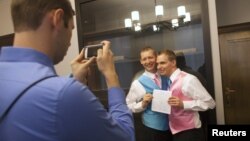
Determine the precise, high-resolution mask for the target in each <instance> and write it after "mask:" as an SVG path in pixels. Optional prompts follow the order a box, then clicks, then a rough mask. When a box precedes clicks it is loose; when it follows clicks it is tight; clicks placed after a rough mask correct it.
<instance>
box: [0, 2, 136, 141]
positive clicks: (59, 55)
mask: <svg viewBox="0 0 250 141" xmlns="http://www.w3.org/2000/svg"><path fill="white" fill-rule="evenodd" d="M11 14H12V19H13V24H14V30H15V38H14V45H13V47H3V48H2V49H1V51H0V53H1V54H0V70H1V73H0V141H134V126H133V117H132V114H131V112H130V111H129V110H128V108H127V106H126V102H125V95H124V92H123V90H122V89H121V88H120V86H119V80H118V76H117V74H116V71H115V67H114V62H113V55H112V52H111V50H110V49H109V48H110V42H108V41H103V42H102V44H103V49H99V50H98V53H97V54H98V55H97V57H92V58H91V59H89V60H84V59H83V58H84V52H83V51H82V52H81V53H80V55H79V56H77V57H76V59H74V60H73V61H72V62H71V66H72V72H73V76H74V78H64V77H59V76H57V74H56V72H55V69H54V66H53V65H54V64H57V63H59V62H60V61H62V60H63V57H64V56H65V54H66V52H67V50H68V47H69V46H70V39H71V34H72V30H73V28H74V22H73V15H74V11H73V10H72V7H71V4H70V2H69V1H68V0H60V1H59V0H12V3H11ZM93 61H96V63H97V66H98V69H99V70H100V71H101V73H102V74H103V75H104V77H105V79H106V83H107V87H108V100H109V112H107V111H106V109H104V107H103V105H102V104H101V103H100V102H99V100H98V99H97V98H96V97H95V96H94V95H93V93H92V92H91V91H90V90H89V89H88V87H87V86H86V85H85V84H84V82H85V81H84V80H85V79H84V78H86V75H87V70H88V67H89V65H90V64H91V63H92V62H93ZM50 76H51V77H50ZM46 77H47V78H46ZM43 78H45V79H44V80H41V79H43ZM39 80H41V81H40V82H37V83H36V84H34V83H35V82H36V81H39ZM32 84H34V86H32V87H30V88H28V87H29V86H30V85H32ZM21 93H23V95H21V96H20V94H21ZM19 96H20V97H19ZM18 97H19V99H18ZM15 99H17V100H16V102H15ZM13 101H14V102H13ZM12 103H14V104H12ZM11 105H12V106H11Z"/></svg>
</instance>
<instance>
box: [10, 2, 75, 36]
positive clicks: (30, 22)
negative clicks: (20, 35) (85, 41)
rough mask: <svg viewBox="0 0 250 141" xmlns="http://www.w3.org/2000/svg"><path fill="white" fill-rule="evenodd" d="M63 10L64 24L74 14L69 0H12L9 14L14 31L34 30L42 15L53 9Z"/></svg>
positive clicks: (66, 24) (39, 23) (38, 24)
mask: <svg viewBox="0 0 250 141" xmlns="http://www.w3.org/2000/svg"><path fill="white" fill-rule="evenodd" d="M57 8H61V9H63V11H64V17H63V19H64V26H65V27H67V26H68V22H69V20H70V19H71V18H72V17H73V15H74V14H75V12H74V10H73V9H72V6H71V4H70V2H69V0H12V3H11V15H12V21H13V24H14V31H15V32H21V31H24V30H36V29H37V28H38V27H39V26H40V25H41V23H42V20H43V18H44V16H45V15H46V14H47V13H48V12H50V11H51V10H53V9H57Z"/></svg>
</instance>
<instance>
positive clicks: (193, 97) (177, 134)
mask: <svg viewBox="0 0 250 141" xmlns="http://www.w3.org/2000/svg"><path fill="white" fill-rule="evenodd" d="M157 69H158V72H159V73H160V74H161V75H164V76H167V77H169V78H170V80H171V82H172V83H171V85H170V91H171V92H172V97H170V98H169V99H168V103H169V105H170V106H171V114H170V115H169V126H170V130H171V132H172V134H173V141H203V140H205V137H204V134H203V131H202V130H201V120H200V117H199V113H198V111H206V110H208V109H213V108H214V107H215V101H214V100H213V98H212V97H211V96H210V94H209V93H208V92H207V91H206V89H205V88H204V87H203V86H202V84H201V83H200V81H199V80H198V79H197V78H196V77H195V76H194V75H191V74H189V73H186V72H183V71H181V70H180V69H179V68H177V67H176V55H175V53H174V52H173V51H171V50H167V49H166V50H163V51H162V52H160V53H159V54H158V56H157Z"/></svg>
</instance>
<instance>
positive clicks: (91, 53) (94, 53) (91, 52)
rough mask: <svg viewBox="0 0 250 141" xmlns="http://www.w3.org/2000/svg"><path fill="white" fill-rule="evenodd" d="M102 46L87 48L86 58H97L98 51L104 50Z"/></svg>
mask: <svg viewBox="0 0 250 141" xmlns="http://www.w3.org/2000/svg"><path fill="white" fill-rule="evenodd" d="M102 46H103V45H102V44H97V45H89V46H85V58H90V57H92V56H97V50H98V49H100V48H102Z"/></svg>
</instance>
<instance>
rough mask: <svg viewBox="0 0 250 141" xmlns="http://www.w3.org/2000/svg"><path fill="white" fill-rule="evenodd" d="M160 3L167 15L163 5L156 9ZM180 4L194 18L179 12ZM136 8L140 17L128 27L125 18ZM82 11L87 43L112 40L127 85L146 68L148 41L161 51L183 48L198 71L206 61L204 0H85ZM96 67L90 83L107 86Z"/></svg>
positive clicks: (124, 84) (91, 85)
mask: <svg viewBox="0 0 250 141" xmlns="http://www.w3.org/2000/svg"><path fill="white" fill-rule="evenodd" d="M156 5H162V6H163V15H162V9H161V8H157V9H158V10H156V9H155V6H156ZM179 6H185V11H186V12H189V13H190V20H191V21H189V18H188V17H187V18H186V19H185V16H184V15H182V16H178V12H177V7H179ZM160 7H161V6H160ZM159 9H160V10H159ZM182 10H183V9H182ZM132 11H137V12H136V13H137V14H136V17H137V20H135V21H133V20H132V27H131V28H129V27H128V28H125V23H124V21H125V19H127V18H130V19H132V16H131V12H132ZM156 11H157V16H156ZM80 12H81V13H80V16H81V18H80V22H81V30H82V31H81V32H82V35H83V36H82V37H80V38H83V41H84V43H83V44H84V45H89V44H96V43H100V41H102V40H104V39H105V40H110V41H111V43H112V48H111V49H112V51H113V52H114V55H115V57H116V67H117V71H118V74H119V78H120V81H121V86H122V87H123V88H124V89H128V88H129V86H130V84H131V81H132V79H133V76H134V75H135V74H136V72H138V71H140V70H142V69H143V68H142V66H141V64H140V62H139V52H140V49H141V48H143V47H144V46H146V45H149V46H152V47H153V48H155V50H157V51H160V50H162V49H164V48H168V49H171V50H174V51H176V53H178V54H180V52H182V53H183V54H184V59H185V60H186V65H187V66H188V68H189V70H190V69H192V70H193V71H198V70H199V69H200V68H202V66H203V64H204V60H205V58H204V43H203V29H202V28H203V27H202V21H201V0H96V1H90V2H85V3H82V4H81V5H80ZM138 13H139V16H138ZM138 17H139V20H138ZM173 19H177V20H178V27H176V25H177V24H176V23H175V24H174V25H175V26H174V27H173V25H172V20H173ZM78 20H79V19H78ZM127 22H128V21H127ZM139 27H141V30H140V28H139ZM153 27H154V28H153ZM135 28H137V29H139V30H138V31H135ZM182 59H183V58H182ZM95 68H96V66H93V67H92V69H93V71H91V72H92V74H91V75H90V77H91V79H90V81H89V86H90V88H92V89H93V90H104V89H106V86H105V81H104V79H103V78H102V76H101V75H100V74H99V72H98V71H96V70H94V69H95Z"/></svg>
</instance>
